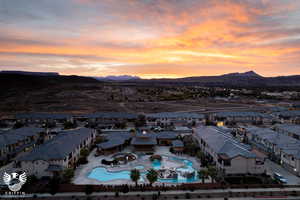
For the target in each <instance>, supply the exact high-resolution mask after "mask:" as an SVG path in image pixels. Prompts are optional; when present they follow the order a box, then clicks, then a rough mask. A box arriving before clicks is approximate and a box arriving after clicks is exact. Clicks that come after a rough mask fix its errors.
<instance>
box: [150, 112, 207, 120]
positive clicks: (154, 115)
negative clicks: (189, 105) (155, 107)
mask: <svg viewBox="0 0 300 200" xmlns="http://www.w3.org/2000/svg"><path fill="white" fill-rule="evenodd" d="M146 116H147V117H152V118H195V119H199V118H200V119H202V118H205V116H204V115H203V114H197V113H189V112H162V113H152V114H147V115H146Z"/></svg>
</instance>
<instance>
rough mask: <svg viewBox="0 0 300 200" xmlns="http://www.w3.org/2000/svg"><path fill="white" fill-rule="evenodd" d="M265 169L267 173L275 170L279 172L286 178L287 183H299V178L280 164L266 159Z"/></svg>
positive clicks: (270, 173) (271, 173)
mask: <svg viewBox="0 0 300 200" xmlns="http://www.w3.org/2000/svg"><path fill="white" fill-rule="evenodd" d="M266 169H267V172H268V174H269V175H273V173H274V172H277V173H279V174H281V175H282V176H283V177H284V178H286V179H287V181H288V183H287V185H299V184H300V178H299V177H298V176H296V175H294V174H292V173H290V172H289V171H287V170H286V169H284V168H283V167H282V166H280V165H278V164H276V163H274V162H272V161H270V160H267V161H266Z"/></svg>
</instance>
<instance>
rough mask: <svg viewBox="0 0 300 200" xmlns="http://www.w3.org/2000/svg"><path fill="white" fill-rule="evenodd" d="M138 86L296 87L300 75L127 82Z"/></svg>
mask: <svg viewBox="0 0 300 200" xmlns="http://www.w3.org/2000/svg"><path fill="white" fill-rule="evenodd" d="M127 82H131V83H137V84H149V83H151V84H183V85H200V86H208V87H214V86H220V87H222V86H225V87H231V86H233V87H236V86H238V87H276V86H284V87H290V86H291V87H295V86H297V87H298V86H300V75H291V76H277V77H263V76H261V75H259V74H257V73H256V72H254V71H248V72H244V73H229V74H224V75H219V76H193V77H184V78H174V79H168V78H162V79H138V80H133V81H127Z"/></svg>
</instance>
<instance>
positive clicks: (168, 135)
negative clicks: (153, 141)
mask: <svg viewBox="0 0 300 200" xmlns="http://www.w3.org/2000/svg"><path fill="white" fill-rule="evenodd" d="M177 136H178V133H176V132H173V131H162V132H158V133H156V138H157V139H176V138H177Z"/></svg>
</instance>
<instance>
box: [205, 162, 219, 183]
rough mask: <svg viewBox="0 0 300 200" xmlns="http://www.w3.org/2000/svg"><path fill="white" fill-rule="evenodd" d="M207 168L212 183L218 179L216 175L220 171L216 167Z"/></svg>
mask: <svg viewBox="0 0 300 200" xmlns="http://www.w3.org/2000/svg"><path fill="white" fill-rule="evenodd" d="M207 170H208V174H209V176H210V177H211V181H212V183H214V180H216V177H217V175H218V171H217V169H216V167H214V166H208V168H207Z"/></svg>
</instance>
